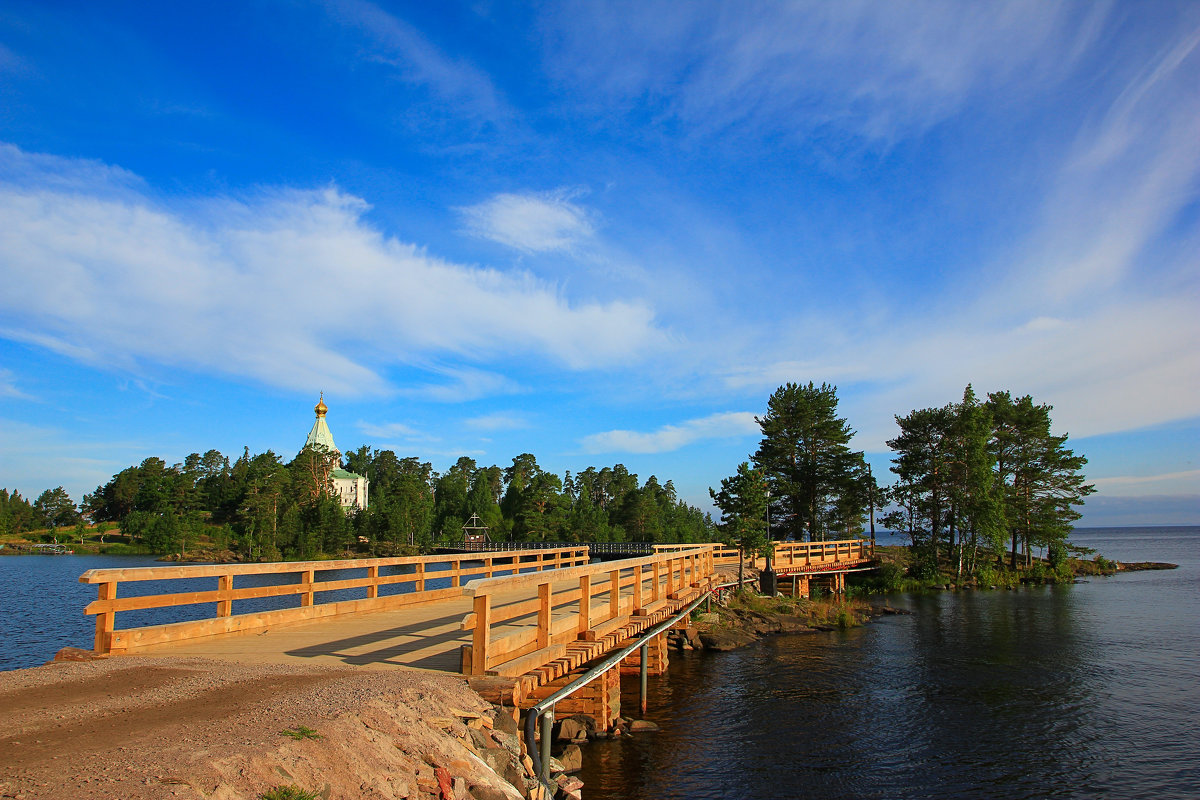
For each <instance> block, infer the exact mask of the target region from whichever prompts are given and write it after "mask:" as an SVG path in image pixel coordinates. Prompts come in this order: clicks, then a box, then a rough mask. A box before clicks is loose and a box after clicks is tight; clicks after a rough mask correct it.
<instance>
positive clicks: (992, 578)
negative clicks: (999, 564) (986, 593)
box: [975, 565, 1002, 587]
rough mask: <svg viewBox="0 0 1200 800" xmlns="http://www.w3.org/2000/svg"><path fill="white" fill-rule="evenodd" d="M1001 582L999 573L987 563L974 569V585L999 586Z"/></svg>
mask: <svg viewBox="0 0 1200 800" xmlns="http://www.w3.org/2000/svg"><path fill="white" fill-rule="evenodd" d="M1001 583H1002V581H1001V578H1000V573H999V572H998V571H997V570H996V569H995V568H994V567H991V566H989V565H984V566H981V567H979V568H978V569H977V570H975V585H977V586H981V587H990V586H999V585H1000V584H1001Z"/></svg>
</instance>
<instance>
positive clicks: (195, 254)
mask: <svg viewBox="0 0 1200 800" xmlns="http://www.w3.org/2000/svg"><path fill="white" fill-rule="evenodd" d="M76 164H77V165H78V170H77V171H76V170H74V169H73V166H75V165H76ZM366 210H367V204H366V203H365V202H364V201H363V200H361V199H359V198H356V197H353V196H350V195H347V194H345V193H343V192H341V191H339V190H338V189H336V188H328V189H324V190H320V191H293V190H277V191H263V192H260V193H259V194H257V195H255V196H250V197H244V198H241V199H238V200H234V199H229V198H211V199H209V200H207V201H197V202H191V203H187V204H180V205H179V206H178V207H173V206H170V205H165V204H163V203H161V202H159V201H157V200H155V199H152V198H151V197H150V196H149V195H148V194H147V193H145V192H143V191H141V190H140V189H139V187H138V182H137V181H136V180H134V179H130V178H129V176H128V174H127V173H124V172H122V171H120V170H114V169H111V168H106V167H103V166H102V165H96V164H95V163H92V162H72V161H70V160H67V159H47V158H45V157H41V156H36V155H34V156H30V155H28V154H26V153H24V152H22V151H21V150H19V149H17V148H15V147H13V146H11V145H3V146H0V217H2V218H3V219H4V220H5V225H4V226H3V228H2V229H0V276H2V277H3V279H4V281H5V291H4V293H3V294H2V295H0V310H3V312H4V314H5V316H6V317H7V319H8V321H9V322H10V324H9V325H8V326H7V332H6V335H8V336H12V337H16V336H20V337H21V338H23V339H24V340H26V341H31V342H35V343H39V344H42V345H44V346H48V347H53V348H54V349H55V350H57V351H59V352H62V353H64V354H68V355H70V356H72V357H75V358H80V359H84V360H87V361H90V362H92V363H106V364H112V363H116V364H126V365H128V364H130V363H138V362H150V363H156V364H166V365H182V366H188V367H194V368H199V369H203V370H208V371H214V372H217V373H223V374H227V375H235V376H239V377H248V378H252V379H255V380H259V381H262V382H264V383H267V384H271V385H275V386H281V387H287V388H311V387H313V386H324V387H327V388H330V389H331V390H336V391H341V392H344V393H349V394H363V393H368V394H386V393H389V392H391V391H392V390H393V388H394V387H392V386H391V385H390V383H389V381H388V379H387V378H386V377H385V375H384V372H383V371H384V369H385V368H386V366H387V365H388V364H389V363H408V364H416V363H425V362H428V361H430V360H431V357H436V356H438V355H447V354H449V355H453V356H454V357H456V358H462V359H465V360H466V361H468V362H469V361H471V360H481V359H484V358H495V357H496V356H497V355H504V356H506V357H521V356H523V355H536V356H537V357H539V358H545V357H548V358H551V359H553V360H555V361H557V362H558V363H560V364H562V365H563V366H566V367H567V368H570V369H582V368H590V367H594V366H600V365H604V364H612V363H618V362H619V363H628V362H629V361H631V360H636V359H637V358H639V356H640V355H644V354H646V353H649V352H652V351H654V350H656V349H658V348H660V347H662V346H663V345H664V344H665V343H666V341H667V339H666V336H665V334H664V333H663V332H662V331H660V330H659V329H658V328H657V327H656V325H655V322H654V313H653V311H652V310H651V309H650V308H649V307H647V306H646V305H645V304H643V303H642V302H640V301H637V300H630V301H620V300H618V301H611V302H604V303H599V302H594V301H588V300H587V299H584V300H583V301H579V302H574V303H572V302H571V301H569V300H568V299H567V298H566V297H564V296H563V295H562V294H561V293H560V291H559V290H558V289H557V288H556V287H554V286H553V285H550V284H547V283H545V282H542V281H539V280H538V279H536V278H534V277H532V276H531V275H529V274H526V273H521V272H517V273H510V272H500V271H497V270H492V269H481V268H476V267H468V266H463V265H459V264H454V263H451V262H447V261H444V260H440V259H437V258H435V257H432V256H430V255H428V254H426V253H425V252H424V251H423V250H422V249H420V248H419V247H417V246H415V245H412V244H407V243H405V242H401V241H398V240H396V239H393V238H388V237H386V236H384V235H383V234H382V233H380V232H379V231H378V230H376V229H375V228H374V227H372V226H371V225H370V224H369V223H368V222H367V221H366V220H365V219H364V218H363V215H364V213H365V212H366ZM464 319H466V320H471V324H470V325H462V324H457V323H455V322H454V320H464ZM363 320H370V324H369V325H363ZM383 354H386V355H383ZM454 377H455V383H454V385H452V386H450V387H444V391H443V389H440V388H439V387H426V389H425V391H428V392H429V393H430V394H432V395H436V394H438V393H439V392H442V393H443V395H444V396H443V399H462V398H461V397H456V396H452V395H455V394H457V393H458V392H459V390H462V389H465V390H466V392H465V393H464V394H463V396H470V395H471V394H472V393H474V396H478V395H479V393H480V392H486V391H492V390H500V389H504V388H505V387H508V386H509V382H508V381H507V379H504V378H502V377H500V376H495V375H493V374H492V373H487V372H483V371H473V370H472V369H471V368H464V369H462V370H460V371H459V372H458V374H457V375H455V376H454Z"/></svg>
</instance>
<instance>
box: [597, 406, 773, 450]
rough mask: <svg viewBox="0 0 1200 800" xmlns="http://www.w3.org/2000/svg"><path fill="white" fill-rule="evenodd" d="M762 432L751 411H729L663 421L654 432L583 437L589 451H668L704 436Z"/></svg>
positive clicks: (609, 432)
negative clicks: (675, 420)
mask: <svg viewBox="0 0 1200 800" xmlns="http://www.w3.org/2000/svg"><path fill="white" fill-rule="evenodd" d="M758 433H759V427H758V423H757V422H755V421H754V415H753V414H751V413H750V412H749V411H729V412H724V413H719V414H711V415H709V416H707V417H701V418H700V419H692V420H688V421H686V422H682V423H680V424H678V425H664V426H663V427H661V428H659V429H658V430H657V431H654V432H652V433H640V432H638V431H623V430H616V431H606V432H604V433H594V434H592V435H590V436H586V437H584V439H583V441H582V444H583V449H584V450H585V451H586V452H588V453H666V452H670V451H672V450H678V449H679V448H681V447H685V446H687V445H689V444H692V443H693V442H697V441H701V440H703V439H723V438H727V437H735V436H749V435H755V434H758Z"/></svg>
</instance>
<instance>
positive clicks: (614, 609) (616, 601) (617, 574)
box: [608, 569, 621, 619]
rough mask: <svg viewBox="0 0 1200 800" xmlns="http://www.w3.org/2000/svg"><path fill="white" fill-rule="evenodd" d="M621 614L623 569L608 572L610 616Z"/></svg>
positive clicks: (615, 616) (614, 616)
mask: <svg viewBox="0 0 1200 800" xmlns="http://www.w3.org/2000/svg"><path fill="white" fill-rule="evenodd" d="M619 616H621V570H619V569H614V570H612V571H611V572H609V573H608V618H609V619H616V618H617V617H619Z"/></svg>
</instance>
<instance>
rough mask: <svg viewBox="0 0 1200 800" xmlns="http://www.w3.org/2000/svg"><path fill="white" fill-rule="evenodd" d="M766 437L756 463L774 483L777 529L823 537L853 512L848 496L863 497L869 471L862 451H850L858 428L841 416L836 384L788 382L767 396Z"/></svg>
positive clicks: (773, 508)
mask: <svg viewBox="0 0 1200 800" xmlns="http://www.w3.org/2000/svg"><path fill="white" fill-rule="evenodd" d="M755 420H756V421H757V422H758V424H759V427H760V428H761V429H762V433H763V439H762V442H761V443H760V444H759V447H758V451H757V452H756V453H755V454H754V459H753V460H754V464H755V466H756V467H757V468H758V469H760V470H762V472H763V473H764V474H765V475H766V477H767V480H768V482H769V483H770V486H771V519H772V522H773V525H772V527H773V528H774V523H775V521H778V525H779V528H780V531H781V532H782V533H784V534H786V535H790V536H792V537H793V538H795V539H796V540H797V541H804V540H811V541H818V540H820V541H824V540H825V539H826V532H827V531H829V530H830V529H831V528H836V527H837V526H838V524H839V521H842V522H844V521H845V520H846V519H847V518H849V517H851V516H852V515H851V514H850V513H848V512H849V511H851V509H850V508H849V503H848V495H849V496H852V497H856V498H857V500H859V501H861V505H859V508H858V517H859V518H860V519H861V511H862V509H863V508H865V507H866V498H867V494H866V493H865V492H861V491H857V487H858V486H860V485H861V483H860V482H858V481H857V480H856V476H857V475H858V474H859V473H860V471H862V470H865V461H864V460H863V454H862V453H861V452H855V451H852V450H850V447H849V443H850V438H851V436H853V431H851V430H850V426H849V425H848V424H847V422H846V420H845V419H843V418H841V417H839V416H837V387H835V386H830V385H829V384H824V383H823V384H821V385H820V386H816V385H815V384H813V383H812V382H811V381H810V382H809V384H808V385H807V386H801V385H799V384H795V383H788V384H785V385H784V386H781V387H779V388H778V389H777V390H776V391H775V393H774V394H772V395H771V398H770V400H768V401H767V413H766V416H763V417H755Z"/></svg>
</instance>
